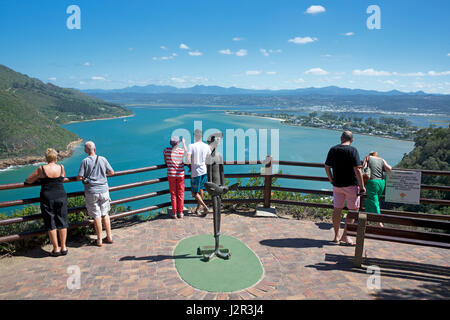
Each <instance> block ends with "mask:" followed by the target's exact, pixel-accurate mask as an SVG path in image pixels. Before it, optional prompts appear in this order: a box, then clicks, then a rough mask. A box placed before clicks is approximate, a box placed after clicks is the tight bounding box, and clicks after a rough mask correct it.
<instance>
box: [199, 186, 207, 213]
mask: <svg viewBox="0 0 450 320" xmlns="http://www.w3.org/2000/svg"><path fill="white" fill-rule="evenodd" d="M200 196H201V197H202V203H203V204H202V206H203V208H204V209H205V210H206V211H208V210H209V209H208V206H207V205H206V203H205V202H204V201H203V197H204V195H203V190H202V189H200Z"/></svg>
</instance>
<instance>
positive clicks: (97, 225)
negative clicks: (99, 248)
mask: <svg viewBox="0 0 450 320" xmlns="http://www.w3.org/2000/svg"><path fill="white" fill-rule="evenodd" d="M94 227H95V233H96V234H97V244H98V245H102V220H101V218H100V217H97V218H94Z"/></svg>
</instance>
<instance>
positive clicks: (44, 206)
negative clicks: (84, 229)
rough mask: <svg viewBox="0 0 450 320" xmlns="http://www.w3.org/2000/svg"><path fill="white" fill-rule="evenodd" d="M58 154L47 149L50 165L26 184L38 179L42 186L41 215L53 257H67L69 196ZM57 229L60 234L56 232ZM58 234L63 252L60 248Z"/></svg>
mask: <svg viewBox="0 0 450 320" xmlns="http://www.w3.org/2000/svg"><path fill="white" fill-rule="evenodd" d="M57 157H58V153H57V152H56V151H55V150H54V149H51V148H50V149H47V151H46V152H45V158H46V160H47V162H48V164H46V165H44V166H40V167H38V168H37V169H36V170H35V171H34V172H33V173H32V174H31V175H30V176H29V177H28V178H27V179H26V180H25V183H34V182H36V181H37V180H38V179H39V181H40V184H41V213H42V215H43V218H44V224H45V227H46V228H47V230H48V235H49V237H50V241H51V243H52V245H53V251H52V253H51V255H52V256H56V257H57V256H59V255H66V254H67V248H66V238H67V227H68V223H67V194H66V191H65V190H64V186H63V182H64V180H65V175H66V174H65V171H64V167H63V166H62V165H60V164H56V160H57ZM56 229H57V230H58V232H56ZM58 234H59V240H60V242H61V250H59V248H58Z"/></svg>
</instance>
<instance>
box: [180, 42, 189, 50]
mask: <svg viewBox="0 0 450 320" xmlns="http://www.w3.org/2000/svg"><path fill="white" fill-rule="evenodd" d="M180 49H184V50H191V48H189V47H188V46H187V45H185V44H184V43H182V44H180Z"/></svg>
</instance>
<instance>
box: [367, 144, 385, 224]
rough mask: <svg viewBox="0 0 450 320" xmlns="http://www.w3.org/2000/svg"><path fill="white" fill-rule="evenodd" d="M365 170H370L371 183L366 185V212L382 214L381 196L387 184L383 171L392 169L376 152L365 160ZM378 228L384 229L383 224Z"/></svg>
mask: <svg viewBox="0 0 450 320" xmlns="http://www.w3.org/2000/svg"><path fill="white" fill-rule="evenodd" d="M363 168H369V169H370V176H369V181H368V182H367V184H366V210H365V211H366V212H372V213H378V214H381V212H380V196H381V195H382V194H383V192H384V188H385V186H386V182H385V180H384V179H383V171H384V172H390V171H391V170H392V167H391V166H390V165H388V163H387V162H386V160H384V159H383V158H380V157H379V156H378V153H377V152H376V151H372V152H370V153H369V155H368V156H367V157H365V158H364V161H363ZM378 226H380V227H383V224H382V223H381V222H379V223H378Z"/></svg>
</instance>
